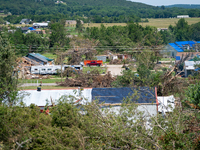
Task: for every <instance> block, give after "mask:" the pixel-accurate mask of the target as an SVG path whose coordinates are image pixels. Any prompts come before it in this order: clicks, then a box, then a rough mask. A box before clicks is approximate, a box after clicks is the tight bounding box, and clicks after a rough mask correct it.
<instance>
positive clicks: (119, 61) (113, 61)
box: [109, 59, 122, 64]
mask: <svg viewBox="0 0 200 150" xmlns="http://www.w3.org/2000/svg"><path fill="white" fill-rule="evenodd" d="M109 64H122V60H121V59H114V60H111V61H110V62H109Z"/></svg>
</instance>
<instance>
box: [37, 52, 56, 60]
mask: <svg viewBox="0 0 200 150" xmlns="http://www.w3.org/2000/svg"><path fill="white" fill-rule="evenodd" d="M35 55H37V56H39V57H40V58H43V59H45V60H47V61H52V60H53V59H50V58H47V57H45V56H43V55H41V54H39V53H36V54H35Z"/></svg>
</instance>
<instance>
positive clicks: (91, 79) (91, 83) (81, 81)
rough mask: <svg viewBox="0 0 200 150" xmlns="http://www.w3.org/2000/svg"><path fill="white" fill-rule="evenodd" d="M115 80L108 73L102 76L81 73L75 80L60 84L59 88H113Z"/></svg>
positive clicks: (93, 73)
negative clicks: (112, 84)
mask: <svg viewBox="0 0 200 150" xmlns="http://www.w3.org/2000/svg"><path fill="white" fill-rule="evenodd" d="M114 80H115V78H114V77H112V75H111V73H110V72H108V73H107V74H106V75H104V76H102V75H100V74H99V73H98V72H91V73H89V74H87V73H81V74H79V75H78V76H77V77H76V78H75V79H68V78H66V80H65V81H64V82H58V83H57V84H58V85H59V86H65V87H93V88H97V87H101V88H102V87H111V83H112V82H113V81H114Z"/></svg>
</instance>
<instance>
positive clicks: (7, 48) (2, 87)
mask: <svg viewBox="0 0 200 150" xmlns="http://www.w3.org/2000/svg"><path fill="white" fill-rule="evenodd" d="M0 60H1V61H0V104H2V103H7V104H8V105H13V104H15V100H16V96H17V73H18V70H16V69H15V67H16V62H15V60H16V57H15V53H14V50H13V49H12V48H11V45H10V43H9V40H8V38H7V35H5V34H2V33H0Z"/></svg>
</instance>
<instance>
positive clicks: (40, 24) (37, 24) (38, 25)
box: [33, 23, 49, 29]
mask: <svg viewBox="0 0 200 150" xmlns="http://www.w3.org/2000/svg"><path fill="white" fill-rule="evenodd" d="M48 24H49V23H33V28H35V29H37V28H47V27H48Z"/></svg>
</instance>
